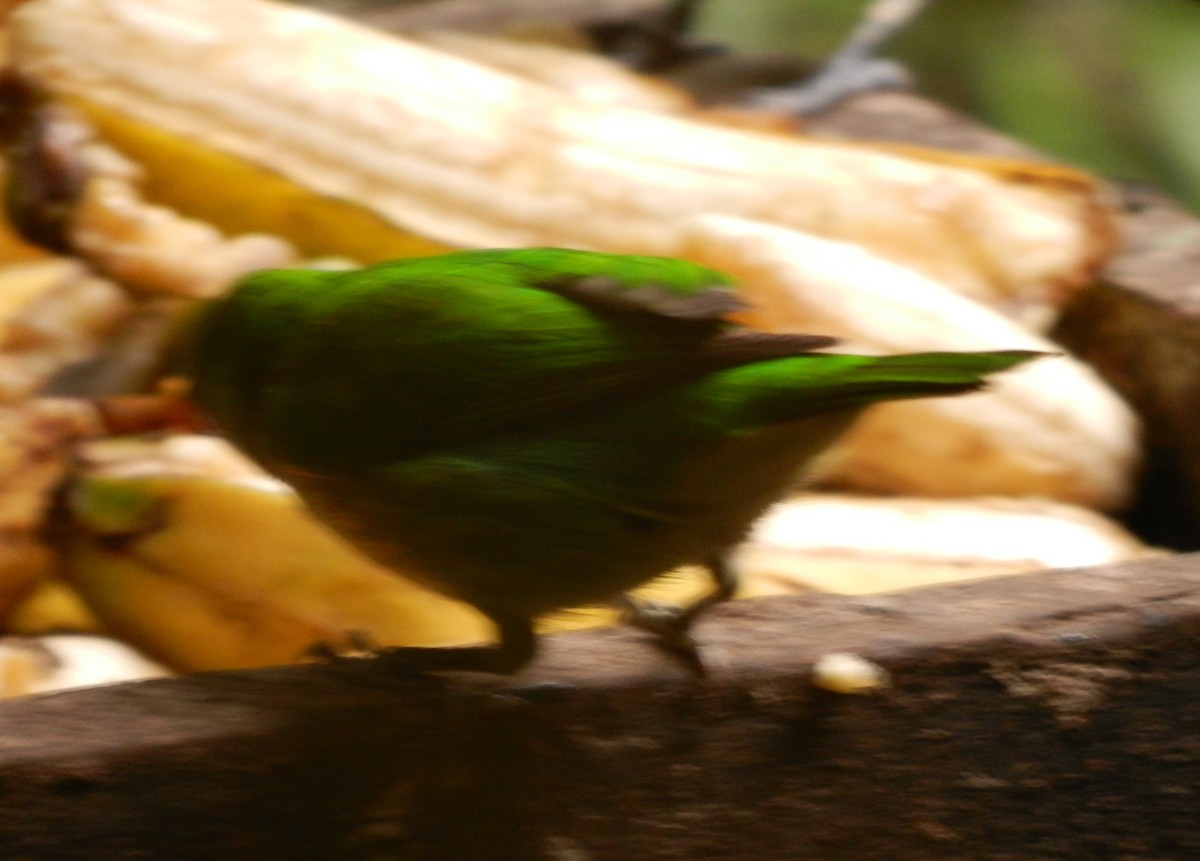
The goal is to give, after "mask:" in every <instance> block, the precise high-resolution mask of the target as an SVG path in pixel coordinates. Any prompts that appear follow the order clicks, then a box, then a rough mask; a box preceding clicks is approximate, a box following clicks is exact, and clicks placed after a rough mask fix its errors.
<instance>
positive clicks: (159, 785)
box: [0, 556, 1200, 861]
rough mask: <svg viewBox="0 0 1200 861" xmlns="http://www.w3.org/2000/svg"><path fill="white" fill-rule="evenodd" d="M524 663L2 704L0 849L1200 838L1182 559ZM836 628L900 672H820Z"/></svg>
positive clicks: (801, 859)
mask: <svg viewBox="0 0 1200 861" xmlns="http://www.w3.org/2000/svg"><path fill="white" fill-rule="evenodd" d="M699 637H700V640H701V642H702V643H703V644H704V652H705V655H706V656H707V658H708V661H709V662H710V664H711V666H712V672H711V676H710V677H709V678H708V679H705V680H698V679H695V678H692V677H690V676H688V675H687V674H686V673H685V672H683V671H682V670H680V669H678V668H677V667H675V666H673V665H672V664H671V663H670V662H669V661H668V660H667V659H665V658H662V657H660V656H658V655H657V654H656V653H655V652H654V651H653V650H652V648H651V647H650V646H649V645H648V643H647V642H646V641H645V640H644V639H642V638H641V637H640V636H639V635H638V634H636V633H633V632H630V631H626V630H610V631H593V632H582V633H575V634H564V635H558V636H555V637H551V638H548V642H547V644H546V646H547V648H546V649H545V654H544V656H543V657H542V659H541V660H539V661H538V662H537V664H536V665H535V666H534V667H533V668H532V669H531V670H530V671H528V672H527V673H526V674H524V675H523V676H520V677H518V678H516V679H515V680H509V681H505V680H497V679H492V678H487V677H458V678H443V679H436V678H420V677H403V676H399V675H396V674H395V673H390V672H389V671H388V670H387V668H386V667H385V666H384V665H383V664H382V663H380V662H375V661H347V662H342V663H337V664H333V665H329V666H305V667H290V668H277V669H265V670H255V671H247V672H231V673H217V674H208V675H199V676H192V677H186V678H176V679H168V680H160V681H152V682H143V683H138V684H130V685H121V686H113V687H107V688H96V689H91V690H85V691H77V692H70V693H63V694H58V695H50V696H45V697H39V698H30V699H26V700H15V701H10V702H7V703H4V704H0V726H3V727H4V735H3V741H2V742H0V774H2V775H3V781H2V782H0V804H2V805H3V809H4V810H5V816H4V817H3V818H2V819H0V845H3V846H5V847H6V854H7V857H12V858H38V859H40V858H47V859H50V858H53V859H74V858H78V859H84V858H86V859H95V858H112V859H116V858H134V857H147V858H171V859H180V861H182V859H191V858H196V859H213V858H221V859H223V861H237V859H272V858H280V859H284V858H286V859H308V858H312V859H333V858H336V859H375V858H389V859H390V858H397V859H441V858H445V859H458V861H470V859H506V858H512V859H547V861H550V859H566V858H588V859H629V858H641V859H667V858H671V859H674V858H697V859H699V858H721V859H730V861H736V859H754V861H771V859H781V861H782V859H787V861H808V859H812V861H817V859H821V861H826V859H830V858H853V859H856V861H869V859H895V858H920V859H924V861H937V860H938V859H1018V858H1037V859H1039V861H1046V859H1092V858H1106V857H1108V858H1114V857H1125V858H1168V857H1169V858H1189V857H1200V833H1198V832H1197V831H1196V828H1195V822H1196V819H1197V816H1198V815H1200V800H1198V797H1197V792H1198V791H1197V787H1200V557H1197V556H1180V557H1164V558H1161V559H1155V560H1151V561H1148V562H1144V563H1140V564H1136V565H1127V566H1122V567H1114V568H1098V569H1090V570H1064V571H1056V572H1045V573H1039V574H1034V575H1021V576H1019V577H1014V578H1001V579H994V580H988V581H981V582H974V583H965V584H957V585H951V586H943V587H937V588H930V589H923V590H914V591H910V592H906V593H901V594H896V595H890V596H875V597H870V598H857V599H856V598H846V597H835V596H821V597H813V598H803V597H797V598H785V599H773V600H752V601H744V602H737V603H735V604H730V605H726V606H724V607H722V608H720V609H719V610H718V611H717V612H715V613H713V615H712V617H711V618H710V619H707V620H705V622H704V623H703V624H702V625H701V626H700V630H699ZM832 651H850V652H853V653H857V654H859V655H861V656H863V657H865V658H867V659H869V660H871V661H874V662H877V663H878V664H880V665H882V666H883V667H885V668H886V669H887V670H888V671H889V672H890V673H891V675H892V678H893V680H894V683H893V686H892V687H891V688H890V689H887V690H883V691H880V692H877V693H874V694H870V695H863V696H845V695H837V694H831V693H828V692H826V691H823V690H819V689H817V688H815V687H813V686H812V685H811V683H810V679H809V673H810V668H811V665H812V662H813V661H815V660H816V659H817V658H818V657H820V656H821V655H823V654H825V653H828V652H832Z"/></svg>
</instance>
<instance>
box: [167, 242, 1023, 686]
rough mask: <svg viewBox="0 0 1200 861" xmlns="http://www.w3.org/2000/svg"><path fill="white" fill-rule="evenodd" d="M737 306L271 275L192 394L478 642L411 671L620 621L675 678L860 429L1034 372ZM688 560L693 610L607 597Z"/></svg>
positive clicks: (370, 275)
mask: <svg viewBox="0 0 1200 861" xmlns="http://www.w3.org/2000/svg"><path fill="white" fill-rule="evenodd" d="M742 307H743V306H742V303H741V302H740V301H739V299H738V295H737V291H736V289H735V288H734V287H733V285H732V284H731V282H730V279H729V278H728V277H726V276H724V275H722V274H721V273H718V272H715V271H713V270H710V269H706V268H704V267H701V266H697V265H695V264H692V263H688V262H684V261H681V260H675V259H670V258H663V257H643V256H627V255H618V254H601V253H593V252H585V251H572V250H566V249H559V248H530V249H509V250H487V251H464V252H459V253H453V254H445V255H441V256H437V257H428V258H420V259H407V260H400V261H395V262H389V263H382V264H379V265H374V266H369V267H366V268H363V269H357V270H350V271H315V270H302V269H291V270H268V271H263V272H258V273H254V274H252V275H250V276H248V277H247V278H245V279H244V280H242V281H241V282H240V283H239V284H238V285H237V286H236V287H235V288H234V289H233V290H232V291H231V292H229V293H228V294H227V295H225V296H223V297H221V298H218V299H215V300H212V301H211V302H209V303H207V304H206V305H205V306H204V307H203V308H202V310H200V311H199V312H198V313H197V314H196V315H195V318H194V319H193V321H192V325H191V326H189V327H188V328H189V333H188V336H187V340H188V350H187V355H188V356H189V365H190V369H189V373H190V376H191V378H192V384H193V389H192V391H193V395H192V396H193V400H194V401H195V403H196V404H197V405H198V406H199V407H200V408H201V410H202V411H204V412H205V413H207V414H208V416H209V417H210V418H211V419H212V421H213V422H214V424H215V425H216V426H217V427H218V429H219V430H221V431H222V432H223V433H224V434H226V435H227V436H228V437H229V438H230V439H231V440H232V441H233V442H234V444H235V445H237V446H238V447H239V448H241V449H242V450H244V451H245V452H246V453H247V454H249V455H250V456H251V457H253V458H254V459H255V460H256V461H257V462H258V463H260V464H261V465H262V466H263V467H264V468H265V469H266V470H267V471H269V472H271V473H273V474H275V475H277V476H279V477H280V478H282V479H283V480H284V481H286V482H288V483H290V484H291V485H292V486H293V487H294V488H295V489H296V490H297V492H298V493H299V494H300V495H301V497H302V498H303V499H304V500H305V501H306V503H307V504H308V506H309V507H310V508H311V509H312V510H313V512H314V513H315V514H316V515H317V516H318V517H320V518H321V519H323V520H324V521H326V522H327V523H328V524H330V525H331V526H332V527H333V528H334V529H335V530H337V531H339V532H340V533H341V534H342V535H343V536H344V537H345V538H347V539H348V540H349V541H350V542H351V543H352V544H354V545H356V546H357V547H358V548H360V549H361V550H363V551H364V552H365V553H366V554H367V555H368V556H370V557H372V558H373V559H375V560H376V561H377V562H380V563H382V564H383V565H385V566H388V567H392V568H396V569H399V570H403V571H405V572H406V573H408V574H409V575H410V576H412V577H413V578H414V579H417V580H418V581H419V582H421V583H423V584H424V585H426V586H428V587H430V588H432V589H434V590H436V591H438V592H440V593H442V594H445V595H447V596H450V597H452V598H456V599H459V600H461V601H465V602H467V603H468V604H471V605H473V606H474V607H476V608H478V609H479V610H480V611H482V612H483V613H484V614H486V615H487V616H488V617H489V618H490V619H491V620H492V621H493V622H494V623H495V625H496V627H497V630H498V633H499V640H500V642H499V645H498V647H477V648H462V649H417V650H410V651H414V652H420V653H422V657H421V658H420V660H421V661H428V662H430V665H436V666H439V667H442V666H444V667H458V668H473V669H487V670H493V671H497V672H514V671H516V670H517V669H519V668H520V667H522V666H523V665H525V664H526V663H527V662H528V661H529V660H530V659H531V658H532V656H533V654H534V652H535V646H536V639H535V636H534V633H533V620H534V619H535V618H536V617H538V616H540V615H542V614H545V613H548V612H550V611H553V610H558V609H562V608H568V607H578V606H584V605H589V604H598V603H604V602H617V601H622V600H624V601H625V603H626V606H627V608H628V617H629V620H630V621H632V622H633V623H635V624H637V625H639V626H641V627H643V628H646V629H648V630H651V631H653V632H655V633H656V634H657V636H658V637H659V638H660V639H661V641H662V642H663V643H664V644H666V645H668V646H670V647H671V648H672V649H675V650H677V651H679V652H680V653H682V654H687V655H694V654H695V653H694V650H693V648H692V643H691V639H690V637H689V635H688V626H689V625H690V623H691V622H692V620H693V619H694V618H695V617H696V615H697V613H698V612H700V611H701V610H702V609H704V608H705V607H708V606H710V605H711V604H713V603H715V602H717V601H720V600H723V599H725V598H728V597H729V596H730V595H731V594H732V593H733V591H734V587H735V585H736V584H735V577H734V574H733V572H732V571H731V570H730V567H729V565H728V564H727V562H726V556H727V554H728V553H729V551H730V549H731V548H733V547H734V546H735V545H736V544H738V543H739V542H740V541H741V540H742V539H743V537H744V536H745V535H746V532H747V530H748V528H749V526H750V524H751V523H752V522H753V521H754V519H755V518H756V517H757V516H758V515H759V514H760V513H762V511H763V510H764V509H765V508H766V507H767V506H768V505H770V504H771V503H772V502H774V501H775V500H776V499H778V498H779V497H780V496H782V495H784V494H785V493H786V492H787V491H788V490H789V489H791V488H793V487H794V486H795V484H796V482H797V477H798V476H799V475H800V474H801V473H802V472H803V469H804V467H805V466H806V464H808V463H809V462H810V461H811V460H812V459H813V457H814V456H815V455H817V454H819V453H820V452H821V451H823V450H824V449H825V448H826V447H827V446H828V445H829V444H830V442H831V441H832V440H834V439H835V438H836V437H837V436H838V434H839V433H840V432H842V431H843V430H844V429H845V428H846V427H847V425H849V424H850V422H852V421H853V420H854V418H855V416H856V415H857V414H858V413H859V411H861V410H862V409H863V408H864V407H867V406H869V405H870V404H872V403H875V402H877V401H883V400H889V399H894V398H915V397H926V396H935V395H952V394H956V393H960V392H969V391H973V390H975V389H978V388H980V387H981V386H982V385H983V383H984V379H985V377H986V376H987V375H988V374H991V373H995V372H997V371H1002V370H1005V369H1007V368H1011V367H1013V366H1015V365H1018V364H1020V363H1022V362H1025V361H1027V360H1029V359H1031V358H1033V357H1034V356H1036V355H1039V354H1036V353H1032V352H1028V351H1004V352H977V353H966V352H964V353H921V354H913V355H902V356H884V357H874V356H853V355H838V354H831V353H821V352H816V351H818V350H820V349H822V348H825V347H829V346H831V345H833V344H834V339H832V338H828V337H824V336H821V335H799V334H796V335H793V334H769V333H765V332H760V331H756V330H752V329H748V328H745V327H742V326H739V325H736V324H735V323H733V322H731V321H730V320H729V315H730V314H732V313H733V312H735V311H737V310H739V309H741V308H742ZM687 563H697V564H703V565H706V566H707V567H708V568H709V570H710V571H711V572H712V575H713V579H714V582H715V588H714V591H713V593H712V595H711V596H710V597H708V598H705V599H702V600H700V601H698V602H697V603H695V604H694V605H691V606H689V607H686V608H672V607H652V606H642V605H638V604H636V603H634V602H632V601H631V600H628V599H624V598H623V596H624V595H625V593H626V592H627V590H630V589H632V588H634V587H636V586H638V585H640V584H642V583H644V582H646V581H648V580H650V579H652V578H654V577H656V576H658V575H660V574H662V573H664V572H666V571H668V570H670V569H672V568H675V567H677V566H679V565H683V564H687ZM434 653H436V654H434Z"/></svg>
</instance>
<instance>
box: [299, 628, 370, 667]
mask: <svg viewBox="0 0 1200 861" xmlns="http://www.w3.org/2000/svg"><path fill="white" fill-rule="evenodd" d="M379 652H380V646H379V644H378V643H377V642H375V638H374V637H372V636H371V635H370V634H369V633H368V632H366V631H346V632H345V633H344V634H342V638H341V639H340V640H318V641H317V642H315V643H313V644H312V645H311V646H309V647H308V648H307V649H305V650H304V654H303V657H305V658H307V659H309V660H313V661H319V662H321V663H326V664H332V663H335V662H337V661H345V660H357V659H359V658H373V657H375V656H376V655H378V654H379Z"/></svg>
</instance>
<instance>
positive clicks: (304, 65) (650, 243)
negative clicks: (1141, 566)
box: [9, 0, 1114, 317]
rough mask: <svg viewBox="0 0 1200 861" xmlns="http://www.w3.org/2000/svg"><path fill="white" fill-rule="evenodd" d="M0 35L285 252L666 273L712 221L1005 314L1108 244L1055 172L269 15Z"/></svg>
mask: <svg viewBox="0 0 1200 861" xmlns="http://www.w3.org/2000/svg"><path fill="white" fill-rule="evenodd" d="M9 29H10V35H11V41H12V57H13V65H14V68H15V69H16V71H17V73H18V74H19V75H21V76H22V77H23V78H24V79H26V80H27V81H29V82H31V83H32V84H33V85H34V86H36V87H37V88H39V89H41V90H42V91H44V92H45V93H46V94H47V95H48V96H49V97H50V98H51V99H52V100H53V101H54V102H55V103H57V104H63V105H71V106H73V107H74V108H75V109H76V110H78V111H79V112H81V113H82V114H83V115H84V116H85V117H87V118H88V121H89V122H91V123H92V124H93V125H94V126H95V127H96V128H97V129H98V130H99V132H100V136H101V138H102V139H103V140H104V141H106V142H108V143H110V144H111V145H112V146H113V147H114V148H115V149H117V150H119V151H121V152H122V153H124V155H125V156H126V157H128V158H129V159H131V160H132V161H134V162H136V163H138V164H139V165H141V166H142V167H143V168H144V169H145V177H144V190H145V194H146V197H147V199H148V200H149V201H150V202H152V203H160V204H165V205H169V206H172V207H173V208H175V209H177V210H178V211H179V212H180V213H181V214H182V215H184V216H188V217H203V218H206V219H211V221H212V223H213V224H214V226H216V227H217V228H219V229H221V230H222V231H224V232H227V233H239V232H245V231H266V232H275V233H278V234H279V235H281V236H284V237H286V238H288V239H289V240H291V241H293V242H295V243H296V244H297V246H298V247H299V248H300V251H301V253H302V254H303V255H305V256H312V255H318V256H324V255H345V256H349V257H352V258H355V259H358V260H360V261H361V262H370V261H372V260H377V259H380V258H381V257H399V256H405V255H408V254H418V253H428V252H429V251H431V250H441V249H444V248H446V247H475V246H479V247H498V246H522V245H564V246H572V247H582V248H594V249H598V250H606V251H618V252H629V253H650V254H666V255H674V256H681V255H682V254H683V253H684V247H683V246H684V237H683V235H682V233H681V222H682V221H683V220H684V219H686V218H688V217H690V216H694V215H698V214H702V213H715V214H724V215H731V216H739V217H746V218H752V219H756V220H761V221H764V222H767V223H773V224H777V225H780V226H783V227H789V228H793V229H801V230H807V231H811V232H813V233H816V234H818V235H821V236H824V237H827V238H832V239H838V240H843V241H850V242H854V243H856V244H859V245H862V246H863V247H866V248H869V249H871V250H872V251H873V252H874V253H876V254H878V255H879V256H881V257H883V258H885V259H889V260H893V261H894V262H897V263H900V264H902V265H905V266H909V267H911V268H914V269H916V270H918V271H921V272H924V273H925V274H927V275H929V276H931V277H935V278H938V279H939V280H942V281H944V282H945V283H947V284H948V285H950V286H952V287H953V288H955V289H958V290H961V291H963V292H966V293H968V294H970V295H973V296H975V297H977V298H979V299H980V300H981V301H986V302H992V303H994V304H996V305H998V306H1002V307H1005V308H1008V309H1010V310H1012V311H1013V312H1014V313H1021V312H1022V309H1027V308H1028V307H1030V306H1037V307H1039V308H1040V307H1043V306H1051V307H1054V306H1057V305H1059V304H1061V302H1063V301H1065V299H1066V298H1067V297H1068V296H1069V295H1071V294H1072V293H1073V292H1074V291H1075V290H1076V289H1078V288H1079V287H1081V286H1083V285H1084V284H1086V283H1087V281H1088V280H1089V277H1090V275H1091V273H1092V272H1093V271H1094V270H1095V268H1096V267H1097V266H1098V265H1099V264H1100V263H1101V262H1102V261H1103V259H1104V258H1105V256H1106V255H1107V253H1108V252H1109V251H1110V250H1111V248H1112V245H1113V238H1114V217H1113V213H1112V211H1111V209H1110V208H1109V207H1108V206H1107V204H1106V202H1105V201H1104V200H1103V196H1102V194H1101V193H1100V189H1099V186H1098V184H1097V183H1096V182H1095V181H1094V180H1093V179H1091V178H1089V177H1087V176H1086V175H1084V174H1081V173H1078V172H1075V171H1072V170H1069V169H1066V168H1058V167H1050V166H1044V165H1033V164H1026V163H1018V162H1009V161H997V160H992V159H972V158H968V157H963V156H948V155H946V154H944V153H936V152H932V151H917V150H911V149H910V150H902V151H901V150H896V149H894V148H893V149H889V148H873V147H869V146H865V145H848V144H842V143H834V142H828V141H821V140H816V139H813V138H805V137H801V136H798V135H784V134H771V133H765V132H757V131H752V130H739V129H731V128H727V127H722V126H721V125H719V124H717V123H712V122H707V121H705V119H704V118H703V115H701V114H699V113H696V112H687V111H678V110H671V111H667V110H663V109H651V108H647V107H643V108H631V107H628V106H626V105H625V104H611V103H603V102H601V103H599V104H598V103H596V102H595V101H589V100H588V99H587V98H585V97H583V96H582V95H580V92H579V88H578V87H577V86H574V85H572V86H570V87H567V88H565V89H563V88H558V87H556V86H555V85H552V84H551V83H547V82H546V81H544V80H542V81H535V80H531V79H529V78H523V77H520V76H519V75H515V74H512V73H511V72H508V71H504V70H503V69H501V68H496V67H494V66H488V65H484V64H482V63H480V62H474V61H471V60H468V59H464V58H462V57H460V56H456V55H454V54H451V53H448V52H446V51H441V50H436V49H435V48H433V47H430V46H429V45H423V44H420V43H418V42H415V41H412V40H407V39H402V38H398V37H392V36H388V35H385V34H382V33H376V32H372V31H370V30H367V29H365V28H362V27H359V26H356V25H353V24H351V23H349V22H345V21H341V20H338V19H336V18H332V17H329V16H325V15H321V14H319V13H315V12H311V11H308V10H303V9H299V8H295V7H291V6H286V5H282V4H276V3H269V2H262V1H261V0H212V2H207V3H203V4H198V3H194V2H190V0H105V2H100V0H30V2H27V3H24V4H23V5H22V6H21V7H20V8H18V9H17V10H16V11H15V12H14V13H13V14H12V16H11V18H10V21H9ZM478 53H479V52H477V54H478ZM500 65H503V66H507V67H508V68H512V63H511V62H506V63H501V64H500ZM657 86H661V84H658V85H657ZM212 154H216V155H212ZM243 166H248V167H246V168H245V169H242V168H243ZM247 171H249V172H247ZM268 175H270V176H273V177H276V178H278V180H279V182H274V181H273V180H270V179H267V178H266V177H267V176H268ZM281 183H282V184H281ZM287 184H290V185H291V186H294V187H295V188H296V189H299V190H300V191H299V192H298V193H296V194H293V192H292V190H291V189H290V188H288V185H287ZM259 185H261V186H262V187H263V193H262V196H261V198H259V201H258V202H256V201H249V202H247V197H251V196H253V197H258V195H247V194H246V190H247V189H248V188H257V187H258V186H259ZM343 204H349V205H350V206H351V208H357V209H359V210H361V211H362V213H364V215H363V217H358V216H356V215H354V214H352V213H351V212H350V211H349V210H347V209H346V208H345V206H343ZM323 211H327V212H328V213H329V214H331V216H332V217H330V218H324V217H322V213H323ZM314 219H315V220H314ZM342 222H345V223H342ZM1041 316H1043V317H1045V316H1046V315H1045V314H1041Z"/></svg>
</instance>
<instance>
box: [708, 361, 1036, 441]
mask: <svg viewBox="0 0 1200 861" xmlns="http://www.w3.org/2000/svg"><path fill="white" fill-rule="evenodd" d="M1047 355H1050V354H1048V353H1039V352H1034V351H1031V350H1003V351H994V352H976V353H966V352H964V353H948V352H947V353H908V354H904V355H899V356H851V355H840V354H830V353H813V354H809V355H805V356H796V357H793V358H787V359H777V360H774V361H771V362H763V363H760V364H757V365H750V366H746V367H743V368H736V369H733V370H731V371H727V372H725V374H726V375H729V376H727V377H726V382H727V383H728V382H732V381H731V380H730V379H729V377H730V376H735V375H736V376H737V377H740V378H741V379H740V380H738V382H737V383H736V384H735V385H733V386H731V387H729V388H728V389H726V391H733V390H739V391H740V395H741V397H740V398H738V401H739V403H738V407H740V409H738V411H739V412H742V415H741V416H739V419H740V421H736V422H735V423H737V424H742V425H743V426H745V425H759V424H772V423H775V422H780V421H790V420H793V419H798V418H803V417H805V416H810V415H816V414H820V413H830V412H842V411H846V410H856V409H859V408H862V407H865V406H869V405H870V404H873V403H875V402H877V401H888V400H900V399H907V398H925V397H941V396H944V395H956V394H962V393H965V392H971V391H976V390H978V389H981V388H983V387H984V386H985V385H986V384H987V379H988V377H989V376H991V375H992V374H996V373H999V372H1001V371H1006V370H1009V369H1010V368H1014V367H1016V366H1018V365H1020V364H1023V363H1024V362H1028V361H1031V360H1033V359H1036V358H1039V357H1042V356H1047ZM730 406H733V404H730ZM735 409H737V407H735Z"/></svg>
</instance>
